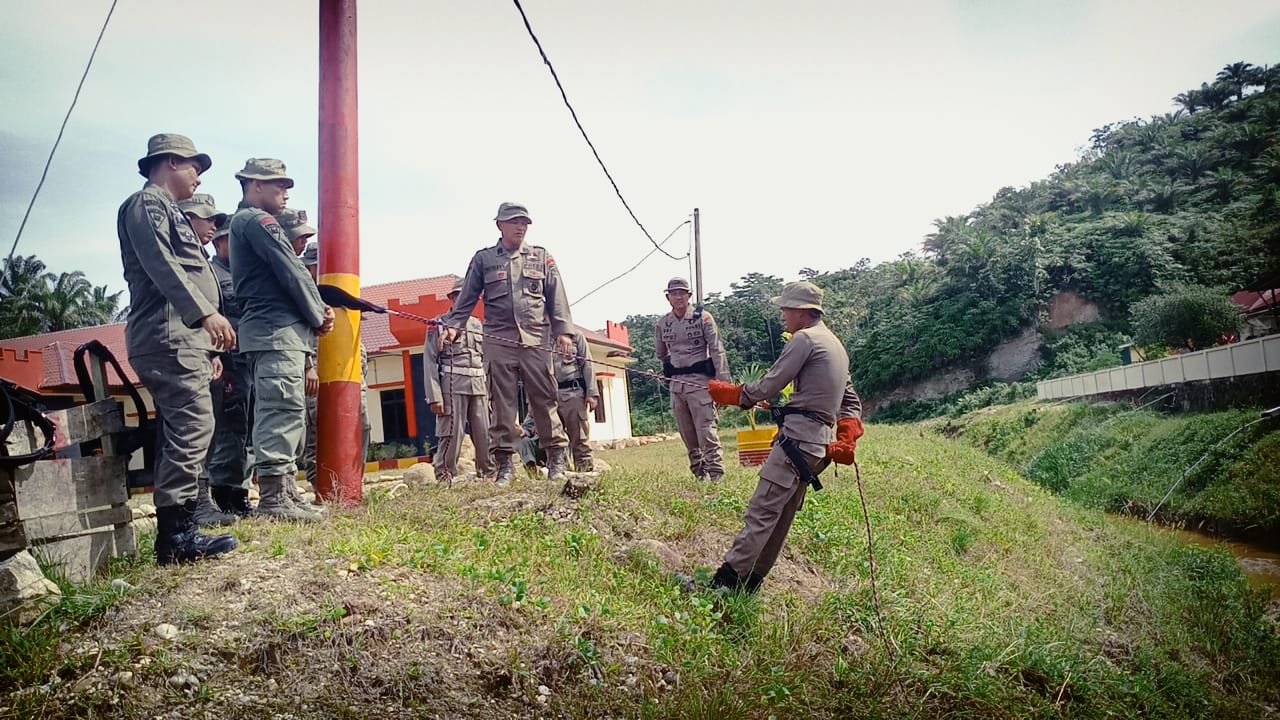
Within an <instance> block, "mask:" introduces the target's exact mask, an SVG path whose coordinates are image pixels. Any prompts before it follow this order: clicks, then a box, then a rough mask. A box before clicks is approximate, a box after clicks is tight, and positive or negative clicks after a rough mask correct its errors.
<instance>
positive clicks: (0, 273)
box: [0, 0, 119, 286]
mask: <svg viewBox="0 0 1280 720" xmlns="http://www.w3.org/2000/svg"><path fill="white" fill-rule="evenodd" d="M118 1H119V0H111V9H109V10H107V19H106V20H103V21H102V29H101V30H99V31H98V39H97V40H96V41H95V42H94V43H93V52H91V53H89V62H88V63H87V64H86V65H85V66H84V74H83V75H81V76H80V84H79V85H76V94H75V96H74V97H72V98H71V107H69V108H67V114H66V116H65V117H63V118H62V127H60V128H58V137H57V138H56V139H55V140H54V141H53V149H51V150H49V159H48V160H45V162H44V172H42V173H40V182H38V183H36V191H35V192H34V193H32V194H31V202H30V203H29V204H28V205H27V212H26V213H24V214H23V216H22V223H21V224H19V225H18V234H17V236H15V237H14V238H13V245H12V246H11V247H10V248H9V259H8V260H6V261H5V263H4V267H3V268H0V286H3V285H4V280H5V276H6V275H8V274H9V265H10V264H11V263H13V254H14V253H15V252H16V251H17V250H18V240H20V239H21V238H22V229H23V228H25V227H26V226H27V218H29V217H31V208H33V207H35V205H36V198H37V197H39V196H40V188H42V187H44V180H45V178H46V177H48V175H49V166H50V165H52V164H53V154H54V153H56V152H58V143H60V142H62V133H63V132H65V131H66V129H67V121H68V120H70V119H71V111H72V110H75V108H76V101H77V100H79V99H80V90H81V89H82V88H84V81H85V78H87V77H89V68H91V67H93V58H94V57H96V56H97V54H98V46H99V45H101V44H102V36H103V35H105V34H106V32H107V24H108V23H110V22H111V14H112V13H114V12H115V11H116V3H117V2H118Z"/></svg>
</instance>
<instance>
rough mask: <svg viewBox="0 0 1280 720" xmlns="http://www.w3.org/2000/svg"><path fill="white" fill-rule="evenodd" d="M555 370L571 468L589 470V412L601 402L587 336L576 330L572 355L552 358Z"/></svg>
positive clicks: (590, 460) (591, 462) (557, 404)
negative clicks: (570, 455) (571, 456)
mask: <svg viewBox="0 0 1280 720" xmlns="http://www.w3.org/2000/svg"><path fill="white" fill-rule="evenodd" d="M551 364H552V366H553V367H554V368H555V373H556V387H557V390H556V408H557V410H558V411H559V413H560V424H561V425H563V426H564V432H565V434H566V435H568V436H569V449H570V450H571V451H572V452H573V469H574V470H577V471H578V472H591V470H592V467H593V465H594V462H595V461H594V459H593V458H592V457H591V443H590V442H589V440H590V439H591V426H590V425H589V424H588V423H589V422H590V420H591V414H592V413H593V412H595V409H596V404H597V403H599V402H600V391H599V390H598V389H597V388H596V372H595V369H594V368H592V366H591V350H590V349H589V348H588V347H587V339H586V338H584V337H583V336H582V333H578V334H577V335H576V336H575V337H574V348H573V356H572V357H566V356H564V355H556V356H555V357H554V358H553V359H552V360H551Z"/></svg>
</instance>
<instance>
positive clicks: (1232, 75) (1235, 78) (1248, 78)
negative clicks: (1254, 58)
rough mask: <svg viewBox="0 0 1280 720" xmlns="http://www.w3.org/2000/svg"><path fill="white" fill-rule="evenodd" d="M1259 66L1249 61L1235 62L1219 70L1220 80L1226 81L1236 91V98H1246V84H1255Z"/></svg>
mask: <svg viewBox="0 0 1280 720" xmlns="http://www.w3.org/2000/svg"><path fill="white" fill-rule="evenodd" d="M1257 77H1258V74H1257V68H1256V67H1254V66H1253V65H1252V64H1250V63H1247V62H1234V63H1231V64H1230V65H1227V66H1226V67H1224V68H1222V70H1221V71H1219V72H1218V82H1222V83H1226V84H1227V85H1229V86H1230V87H1232V88H1233V89H1234V90H1235V92H1236V100H1243V99H1244V87H1245V85H1254V84H1256V83H1255V82H1254V81H1255V80H1257Z"/></svg>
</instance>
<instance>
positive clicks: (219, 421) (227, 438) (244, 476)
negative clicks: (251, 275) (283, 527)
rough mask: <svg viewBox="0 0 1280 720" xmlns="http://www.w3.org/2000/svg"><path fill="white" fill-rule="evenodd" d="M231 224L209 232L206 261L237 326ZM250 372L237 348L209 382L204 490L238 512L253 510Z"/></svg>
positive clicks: (242, 514)
mask: <svg viewBox="0 0 1280 720" xmlns="http://www.w3.org/2000/svg"><path fill="white" fill-rule="evenodd" d="M230 244H231V223H230V221H229V219H228V222H225V223H223V224H222V227H220V228H218V229H217V230H216V231H214V233H213V257H212V258H210V259H209V264H210V265H212V266H213V274H214V276H215V277H217V278H218V290H219V292H220V293H221V295H222V308H223V313H224V314H225V315H226V316H227V320H229V321H230V322H231V327H233V328H235V329H237V330H239V328H240V303H239V301H238V300H236V291H235V288H234V287H233V286H232V284H231V250H230ZM252 384H253V375H252V373H250V372H249V361H248V360H247V359H246V358H245V356H244V355H243V354H242V353H241V352H240V351H239V350H236V349H232V350H230V351H229V352H225V353H223V354H222V378H221V380H220V381H219V382H218V383H216V384H215V385H214V388H213V390H214V403H213V406H214V420H215V423H214V430H213V443H212V444H211V446H210V447H209V462H208V464H207V472H208V474H209V492H210V494H212V495H213V501H214V502H215V503H217V504H218V509H219V510H221V511H222V512H224V513H230V514H232V515H236V516H239V517H247V516H248V515H249V514H250V513H252V512H253V505H251V504H250V503H249V488H251V487H252V486H253V463H252V461H251V459H250V457H249V448H248V443H249V423H250V421H251V419H252V418H251V411H250V408H249V405H250V394H249V388H250V386H251V385H252Z"/></svg>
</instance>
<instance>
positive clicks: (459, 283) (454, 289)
mask: <svg viewBox="0 0 1280 720" xmlns="http://www.w3.org/2000/svg"><path fill="white" fill-rule="evenodd" d="M460 292H462V278H458V281H457V282H455V283H454V284H453V287H451V288H449V292H447V293H445V295H444V296H445V297H453V296H454V295H457V294H458V293H460Z"/></svg>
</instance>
